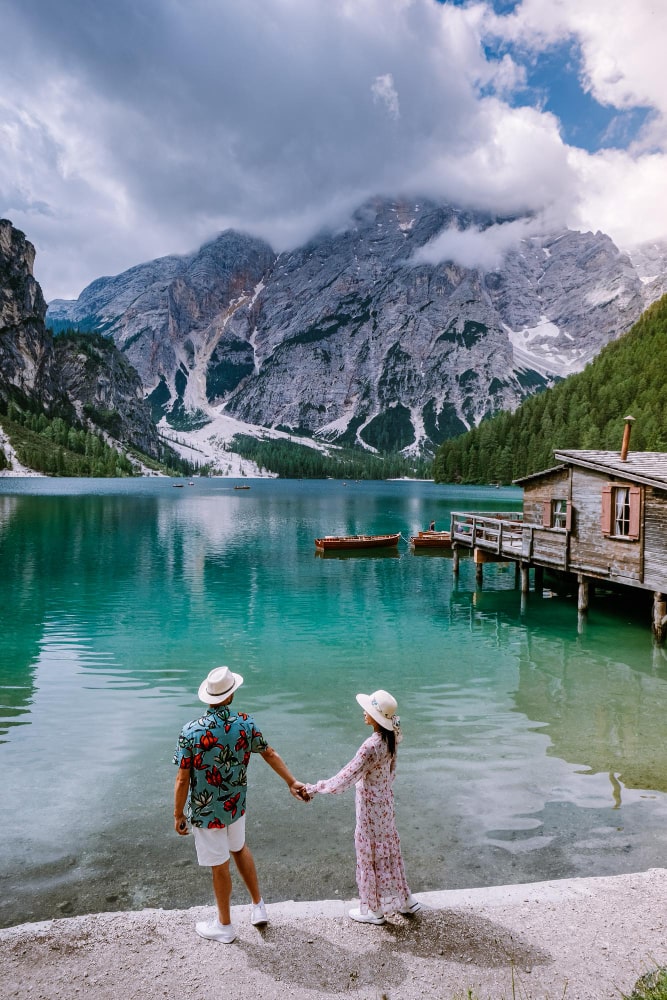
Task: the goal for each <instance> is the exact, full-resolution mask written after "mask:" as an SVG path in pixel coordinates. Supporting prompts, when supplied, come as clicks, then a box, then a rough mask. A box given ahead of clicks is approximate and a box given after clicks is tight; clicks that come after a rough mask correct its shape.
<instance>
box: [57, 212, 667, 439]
mask: <svg viewBox="0 0 667 1000" xmlns="http://www.w3.org/2000/svg"><path fill="white" fill-rule="evenodd" d="M507 221H510V220H499V219H494V218H492V217H491V216H489V215H488V214H485V213H476V212H472V211H466V210H464V209H461V208H457V207H456V206H451V205H443V204H436V203H434V202H432V201H429V200H428V199H421V200H414V199H407V198H405V199H393V200H391V199H386V198H373V199H369V200H368V201H367V202H366V203H364V204H363V205H361V206H360V207H359V208H358V210H357V211H356V212H355V213H354V214H353V216H352V218H351V220H350V222H349V224H348V225H347V226H344V227H341V228H340V229H338V230H336V231H329V232H323V233H321V234H319V235H318V236H317V237H316V238H314V239H311V240H309V241H308V243H306V244H304V245H303V246H301V247H298V248H296V249H294V250H292V251H290V252H286V253H282V254H280V255H276V254H275V253H274V252H273V251H272V250H271V248H270V247H269V246H268V245H267V244H265V243H263V242H262V241H260V240H256V239H254V238H252V237H249V236H244V235H243V234H239V233H234V232H226V233H223V234H221V235H220V236H219V237H217V238H216V239H215V240H212V241H211V242H210V243H208V244H206V245H205V246H203V247H202V248H201V249H200V250H199V251H197V252H196V253H194V254H191V255H189V256H187V257H182V258H175V257H165V258H161V259H160V260H158V261H153V262H150V263H148V264H143V265H139V266H138V267H136V268H132V269H131V270H130V271H127V272H125V273H124V274H123V275H118V276H117V277H115V278H106V279H99V280H98V281H96V282H94V283H93V284H92V285H90V286H89V287H88V288H87V289H84V291H83V292H82V294H81V296H80V297H79V299H78V300H77V301H76V302H74V303H62V302H58V303H52V304H51V305H50V307H49V313H48V318H49V320H50V321H51V320H53V321H56V322H70V323H75V324H77V325H79V326H81V327H83V328H88V329H91V328H94V329H99V330H102V332H104V333H105V334H107V335H109V336H111V337H113V339H114V341H115V343H116V344H117V346H118V347H119V348H120V349H121V350H122V351H123V352H124V353H125V354H126V356H127V357H128V358H129V359H130V360H131V361H132V363H133V364H134V365H135V367H136V368H137V370H138V371H139V373H140V375H141V378H142V381H143V384H144V388H145V391H146V393H147V394H148V396H149V399H150V400H151V403H152V405H153V408H154V414H155V415H156V416H159V415H161V414H166V416H167V419H168V421H169V422H171V423H172V424H173V425H174V426H175V427H181V428H183V427H185V428H187V427H188V426H190V427H193V426H197V425H201V424H203V423H205V422H206V421H207V420H212V419H214V418H215V417H216V416H217V415H218V414H227V415H229V416H232V417H235V418H237V419H238V420H241V421H244V422H247V423H252V424H258V425H261V426H264V427H267V428H273V429H282V430H287V431H290V432H294V433H303V434H306V435H311V436H314V437H316V438H321V439H322V440H326V441H336V442H338V443H347V444H356V445H362V446H364V447H366V448H371V449H375V450H379V451H384V450H395V449H403V450H414V451H419V450H426V451H431V450H433V449H434V448H435V446H437V444H438V443H439V442H440V441H442V440H443V439H444V438H446V437H450V436H452V435H454V434H457V433H460V432H462V431H464V430H466V429H468V428H470V427H472V426H474V425H476V424H478V423H479V421H480V420H481V419H483V418H484V417H485V416H486V415H489V414H491V413H494V412H496V411H497V410H500V409H514V408H515V407H516V406H517V405H518V404H519V403H520V402H521V401H522V400H523V399H524V398H525V397H526V396H527V395H530V394H531V393H533V392H536V391H538V390H540V389H541V388H543V387H545V386H547V385H549V384H551V382H553V380H554V379H556V378H560V377H563V376H564V375H567V374H569V373H570V372H573V371H577V370H579V369H581V368H583V367H584V365H585V364H586V362H587V361H588V360H589V359H590V358H592V357H593V356H594V355H595V354H596V353H597V352H598V351H599V350H600V348H601V347H602V346H604V344H605V343H607V342H608V341H609V340H612V339H614V338H615V337H617V336H619V335H620V334H621V333H623V332H624V331H625V330H627V329H629V327H630V326H631V325H632V323H633V322H634V321H635V320H636V319H637V317H638V316H639V315H640V313H641V312H642V310H643V309H644V308H645V307H646V305H647V304H648V302H649V301H652V300H653V298H652V297H651V296H653V297H657V294H654V293H655V292H656V289H655V285H654V284H653V285H652V284H650V283H647V282H646V281H643V280H642V277H641V275H640V274H639V273H638V270H637V267H636V266H635V264H634V263H633V259H632V257H631V256H629V255H628V254H625V253H623V252H621V251H620V250H619V248H618V247H616V246H615V244H614V243H613V241H612V240H611V239H610V238H609V237H608V236H606V235H605V234H604V233H578V232H573V231H569V230H562V231H560V232H555V233H543V234H541V235H531V236H529V237H526V238H525V239H523V240H522V241H521V242H520V243H519V244H515V246H514V248H513V249H512V250H510V251H509V252H507V253H505V255H504V257H503V258H502V261H500V258H499V260H498V263H497V264H496V265H494V266H492V267H490V266H488V265H487V266H486V267H484V266H482V265H481V264H480V265H479V266H474V265H473V264H472V263H470V262H469V263H468V265H464V264H462V263H461V262H460V260H456V259H446V257H444V255H443V257H444V259H440V258H438V257H437V255H434V254H433V253H430V252H429V253H425V248H430V247H432V246H433V241H434V240H436V239H437V238H439V237H441V236H442V234H443V233H447V232H448V231H449V230H451V231H456V232H457V233H466V232H471V233H476V234H481V236H480V238H483V237H484V234H485V233H486V232H487V231H491V230H492V231H494V232H495V231H498V230H500V229H502V225H503V224H504V223H505V222H507ZM513 221H515V222H516V221H517V220H513ZM527 231H530V232H532V233H534V225H533V227H532V229H530V230H527Z"/></svg>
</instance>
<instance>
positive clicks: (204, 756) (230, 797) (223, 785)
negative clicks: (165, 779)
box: [174, 705, 269, 829]
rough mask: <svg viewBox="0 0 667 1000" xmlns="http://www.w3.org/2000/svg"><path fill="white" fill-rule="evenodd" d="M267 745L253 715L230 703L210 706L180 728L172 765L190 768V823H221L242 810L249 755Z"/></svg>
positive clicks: (213, 825) (228, 822) (212, 826)
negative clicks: (237, 708)
mask: <svg viewBox="0 0 667 1000" xmlns="http://www.w3.org/2000/svg"><path fill="white" fill-rule="evenodd" d="M268 748H269V744H268V743H267V742H266V740H265V739H264V737H263V736H262V734H261V732H260V731H259V729H257V728H256V726H255V720H254V719H253V718H252V716H250V715H246V714H245V713H244V712H234V711H232V710H231V706H229V705H214V706H210V707H209V709H208V711H207V712H206V714H205V715H202V717H201V718H200V719H194V720H193V721H192V722H188V724H187V726H184V727H183V729H182V730H181V734H180V736H179V737H178V746H177V747H176V752H175V753H174V764H176V765H177V767H180V768H183V769H187V770H189V771H190V798H189V803H188V805H189V812H190V822H191V823H192V825H193V826H201V827H207V828H209V829H215V828H216V827H217V828H222V827H225V826H230V825H231V824H232V823H233V822H234V821H235V820H237V819H240V818H241V816H243V815H245V809H246V788H247V768H248V761H249V760H250V754H251V753H264V751H265V750H268Z"/></svg>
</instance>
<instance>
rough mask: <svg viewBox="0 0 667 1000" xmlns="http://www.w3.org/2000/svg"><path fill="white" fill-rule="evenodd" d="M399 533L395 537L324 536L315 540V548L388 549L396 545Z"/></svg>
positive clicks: (326, 549) (327, 549) (324, 549)
mask: <svg viewBox="0 0 667 1000" xmlns="http://www.w3.org/2000/svg"><path fill="white" fill-rule="evenodd" d="M400 537H401V533H400V531H399V532H397V533H396V534H395V535H325V536H324V537H323V538H316V539H315V548H317V549H321V550H322V551H324V552H327V551H329V550H330V549H339V550H340V549H390V548H393V547H394V546H396V545H398V540H399V538H400Z"/></svg>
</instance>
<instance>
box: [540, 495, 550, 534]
mask: <svg viewBox="0 0 667 1000" xmlns="http://www.w3.org/2000/svg"><path fill="white" fill-rule="evenodd" d="M542 527H543V528H550V527H551V500H543V501H542Z"/></svg>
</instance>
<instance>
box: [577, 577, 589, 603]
mask: <svg viewBox="0 0 667 1000" xmlns="http://www.w3.org/2000/svg"><path fill="white" fill-rule="evenodd" d="M578 579H579V588H578V591H577V611H582V612H585V611H588V580H587V579H586V577H585V576H584V574H583V573H579V577H578Z"/></svg>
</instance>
